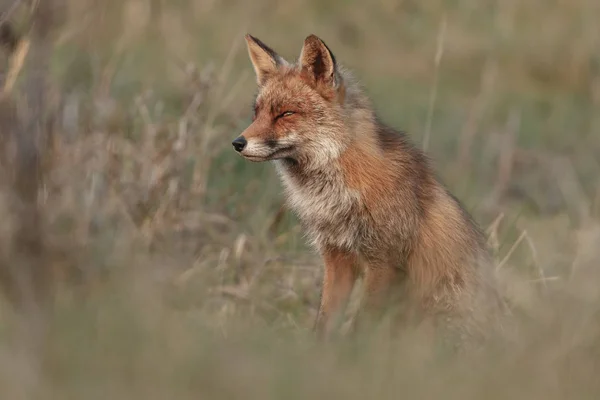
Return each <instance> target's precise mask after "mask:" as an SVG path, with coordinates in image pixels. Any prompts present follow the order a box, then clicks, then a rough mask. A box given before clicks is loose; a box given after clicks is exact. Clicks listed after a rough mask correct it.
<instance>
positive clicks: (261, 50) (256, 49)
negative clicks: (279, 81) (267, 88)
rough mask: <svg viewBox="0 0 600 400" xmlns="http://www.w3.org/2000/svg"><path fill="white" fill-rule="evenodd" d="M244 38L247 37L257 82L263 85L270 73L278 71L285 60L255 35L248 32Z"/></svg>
mask: <svg viewBox="0 0 600 400" xmlns="http://www.w3.org/2000/svg"><path fill="white" fill-rule="evenodd" d="M244 38H245V39H246V44H247V46H248V54H249V55H250V60H251V61H252V66H253V67H254V72H256V82H257V83H258V84H259V85H262V84H263V83H265V80H266V79H267V77H268V76H269V74H272V73H274V72H276V71H277V68H278V67H279V66H280V65H283V64H285V60H284V59H283V58H281V57H280V56H279V55H278V54H277V53H275V51H274V50H273V49H271V48H270V47H269V46H267V45H266V44H264V43H263V42H261V41H260V40H258V39H257V38H255V37H254V36H252V35H250V34H246V36H245V37H244Z"/></svg>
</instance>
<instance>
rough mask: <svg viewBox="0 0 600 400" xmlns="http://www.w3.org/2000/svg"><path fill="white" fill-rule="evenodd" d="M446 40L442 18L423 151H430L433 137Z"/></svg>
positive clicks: (444, 24) (444, 19)
mask: <svg viewBox="0 0 600 400" xmlns="http://www.w3.org/2000/svg"><path fill="white" fill-rule="evenodd" d="M445 38H446V17H445V16H444V17H443V18H442V23H441V24H440V31H439V34H438V40H437V50H436V52H435V71H434V76H433V87H432V89H431V95H430V98H429V108H428V111H427V126H426V128H425V134H424V135H423V150H424V151H427V150H428V149H429V141H430V137H431V126H432V124H433V112H434V109H435V103H436V101H437V92H438V85H439V79H440V65H441V63H442V56H443V55H444V39H445Z"/></svg>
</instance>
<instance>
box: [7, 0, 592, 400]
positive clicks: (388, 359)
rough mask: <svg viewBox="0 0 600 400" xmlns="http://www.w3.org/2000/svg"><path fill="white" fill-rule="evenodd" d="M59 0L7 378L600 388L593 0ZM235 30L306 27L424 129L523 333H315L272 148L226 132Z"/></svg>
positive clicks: (292, 43) (14, 381) (282, 47)
mask: <svg viewBox="0 0 600 400" xmlns="http://www.w3.org/2000/svg"><path fill="white" fill-rule="evenodd" d="M67 4H68V7H67V8H66V14H65V18H64V21H63V24H62V25H61V26H60V28H59V31H58V35H57V36H56V41H55V43H54V48H53V53H52V64H51V77H52V83H53V90H54V91H55V92H56V93H57V94H58V96H56V98H57V99H58V100H57V102H56V105H57V107H56V109H57V110H58V111H57V113H58V114H57V115H58V119H59V123H58V124H57V129H56V133H55V134H56V135H57V137H58V138H59V139H58V144H57V146H56V154H55V156H54V161H53V163H52V166H51V167H48V170H47V171H46V172H47V178H46V182H45V185H44V188H43V193H44V196H43V197H42V198H43V202H42V212H43V226H44V233H43V234H44V238H45V242H46V243H47V246H48V247H49V248H50V249H51V252H50V253H51V254H52V256H51V257H50V256H49V258H48V265H50V266H51V267H52V269H53V271H55V272H56V273H57V274H58V276H60V277H61V279H60V281H59V282H60V283H59V285H58V286H57V288H56V298H55V301H54V307H53V312H52V314H51V315H50V317H49V320H48V324H47V328H46V330H45V331H44V332H45V333H44V338H43V343H44V344H43V347H41V349H38V350H36V351H35V352H32V351H31V349H30V348H27V344H26V343H27V341H23V338H24V337H28V332H27V331H25V332H24V331H23V330H22V329H23V328H22V324H19V323H18V316H17V315H16V314H14V313H12V312H11V310H10V308H9V307H8V306H7V305H6V306H3V307H2V311H3V312H2V318H1V319H0V371H1V373H0V393H1V397H2V398H6V399H17V398H43V399H106V398H114V399H138V398H140V399H142V398H143V399H171V398H172V399H188V398H189V399H192V398H194V399H198V398H201V399H237V398H239V399H261V400H262V399H306V398H318V399H321V398H322V399H361V398H375V399H379V398H381V399H387V398H390V399H391V398H442V397H443V398H447V399H481V398H484V397H487V398H490V399H505V398H527V399H533V398H535V399H537V398H540V399H542V398H543V399H563V398H577V399H588V398H589V399H596V398H598V396H599V395H600V381H599V380H598V376H600V342H599V340H600V314H599V313H600V285H598V282H600V270H599V269H598V267H600V247H599V246H598V244H599V243H600V179H599V178H598V174H599V173H600V25H598V23H597V22H598V21H599V20H600V3H599V2H598V1H597V0H529V1H527V2H523V1H516V0H494V1H492V0H479V1H475V0H453V1H442V0H427V1H416V0H395V1H394V0H372V1H369V2H359V1H353V0H327V1H320V0H306V1H299V0H287V1H277V0H255V1H241V0H222V1H216V0H178V1H171V2H167V1H161V0H122V1H105V2H101V1H92V0H73V1H70V2H67ZM246 32H249V33H252V34H253V35H255V36H257V37H259V38H260V39H262V40H263V41H265V42H266V43H267V44H269V45H271V46H272V47H274V48H275V49H276V50H277V51H278V52H279V53H280V54H282V55H283V56H285V57H287V58H290V59H291V58H295V57H297V56H298V54H299V52H300V49H301V45H302V41H303V39H304V38H305V37H306V36H307V35H308V34H310V33H315V34H317V35H319V36H320V37H321V38H323V39H324V40H325V41H326V42H327V44H328V45H329V47H330V48H331V49H332V51H333V52H334V54H335V55H336V58H337V59H338V61H339V62H341V63H342V64H344V65H345V66H346V67H348V68H350V69H352V70H354V71H355V73H356V75H357V77H358V78H359V79H360V81H361V82H362V83H363V84H364V86H365V87H366V88H367V90H368V92H369V94H370V95H371V96H372V98H373V100H374V103H375V105H376V107H377V109H378V110H379V112H380V114H381V116H382V117H383V119H384V120H385V121H387V122H389V123H390V124H392V125H393V126H395V127H396V128H399V129H402V130H405V131H407V132H408V133H409V134H410V135H411V137H412V138H413V140H414V141H415V143H417V144H418V145H419V146H421V147H426V148H427V151H428V152H429V154H430V155H431V157H432V159H433V160H434V165H435V168H436V170H437V172H438V173H439V176H440V178H441V179H442V180H443V181H444V182H445V183H446V184H447V186H448V187H449V188H450V189H451V190H452V191H453V192H454V193H455V194H456V196H457V197H458V198H459V199H460V200H461V201H463V203H464V204H465V205H466V207H467V208H468V210H469V211H470V212H471V213H472V214H473V215H474V216H475V218H476V220H477V221H478V222H479V223H480V224H481V226H482V227H483V228H484V229H485V230H486V232H487V234H488V237H489V244H490V248H491V249H492V251H493V252H494V254H495V258H496V260H497V274H498V277H499V279H500V280H501V282H502V283H503V286H504V287H505V289H506V294H507V299H508V301H509V302H510V304H511V306H512V307H513V311H514V314H515V316H516V317H517V318H518V320H519V321H520V322H521V326H522V330H521V336H520V338H519V341H518V343H516V344H515V345H514V346H512V347H511V348H510V349H508V350H506V351H503V352H502V353H500V354H497V353H493V352H491V351H490V353H489V354H485V355H483V356H482V358H481V359H478V360H477V361H476V362H470V361H466V360H460V361H458V360H454V359H447V358H445V357H443V356H440V355H437V354H433V355H432V354H431V350H432V349H430V348H427V346H426V345H424V343H423V341H422V340H420V336H419V334H418V333H416V332H406V333H405V334H404V335H403V336H402V337H401V338H399V339H398V340H395V341H388V340H383V339H380V338H379V339H378V338H372V339H371V340H367V339H365V340H364V341H361V342H352V343H350V341H348V340H342V339H339V340H338V341H336V342H334V343H331V344H328V345H322V344H318V343H315V342H314V340H313V337H312V335H311V331H310V329H311V327H312V322H313V319H314V317H315V314H316V307H317V303H318V298H319V291H320V279H321V274H322V271H321V265H320V260H319V258H318V257H317V255H316V254H315V253H314V252H313V251H312V250H311V249H310V248H308V247H307V246H306V243H305V240H304V238H303V236H302V232H301V230H300V228H299V226H298V224H297V221H296V219H295V218H294V217H293V216H292V215H290V214H289V213H288V212H287V211H285V210H282V209H281V206H282V200H283V199H282V196H281V186H280V184H279V181H278V179H277V177H276V175H275V171H274V170H273V168H272V166H271V165H262V164H255V163H249V162H245V161H244V160H242V159H241V158H240V157H238V156H236V155H235V154H234V152H233V150H232V149H231V145H230V143H231V140H232V139H233V138H235V137H236V136H237V135H238V134H239V133H240V132H241V131H242V130H243V129H244V128H245V126H246V125H247V124H248V123H249V120H250V105H251V103H252V96H253V94H254V92H255V90H256V88H255V82H254V76H253V71H252V68H251V65H250V62H249V60H248V57H247V53H246V49H245V43H244V40H243V34H244V33H246ZM17 93H18V92H17ZM7 196H9V194H7V193H3V199H5V198H7ZM0 211H1V212H2V215H3V217H4V218H3V220H5V221H7V222H6V224H3V225H5V226H4V227H3V228H2V230H1V237H2V238H3V240H4V241H7V240H9V238H10V237H11V234H12V231H11V229H12V226H11V224H10V223H9V222H10V221H11V215H10V214H9V213H8V212H7V211H6V209H5V207H0ZM353 301H354V303H353V305H355V304H356V301H358V298H354V299H353ZM349 317H350V314H349ZM26 329H33V328H31V327H29V328H26ZM29 333H30V332H29ZM23 343H25V344H23ZM32 354H33V355H32ZM32 359H33V360H34V361H31V360H32Z"/></svg>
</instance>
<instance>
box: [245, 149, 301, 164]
mask: <svg viewBox="0 0 600 400" xmlns="http://www.w3.org/2000/svg"><path fill="white" fill-rule="evenodd" d="M291 150H292V148H291V147H286V148H282V149H278V150H276V151H274V152H272V153H270V154H268V155H256V154H244V153H243V152H242V153H240V155H241V156H242V157H244V158H245V159H246V160H248V161H252V162H264V161H273V160H281V159H283V158H289V157H290V154H291Z"/></svg>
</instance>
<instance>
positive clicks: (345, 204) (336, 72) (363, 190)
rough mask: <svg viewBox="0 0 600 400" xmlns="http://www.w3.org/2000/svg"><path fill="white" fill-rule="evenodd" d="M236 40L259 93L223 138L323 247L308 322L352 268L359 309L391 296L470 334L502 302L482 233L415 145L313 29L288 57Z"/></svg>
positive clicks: (323, 310)
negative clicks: (243, 125) (243, 122)
mask: <svg viewBox="0 0 600 400" xmlns="http://www.w3.org/2000/svg"><path fill="white" fill-rule="evenodd" d="M246 41H247V45H248V51H249V55H250V59H251V61H252V65H253V66H254V70H255V72H256V77H257V83H258V87H259V92H258V95H257V97H256V101H255V107H254V117H253V122H252V124H251V125H250V126H249V127H248V128H247V129H246V130H245V131H244V132H243V133H242V134H241V135H240V137H238V138H237V139H236V140H234V143H233V145H234V147H235V148H236V150H237V151H239V152H240V154H241V155H242V156H244V157H245V158H247V159H249V160H251V161H267V160H271V161H273V162H274V163H275V165H276V167H277V171H278V173H279V175H280V177H281V179H282V181H283V184H284V186H285V190H286V194H287V199H288V201H289V204H290V206H291V208H292V209H293V210H294V211H295V212H296V213H297V215H298V216H299V218H300V220H301V222H302V224H303V226H304V228H305V229H306V231H307V233H308V236H309V238H310V239H311V241H312V243H313V244H314V245H315V247H316V248H317V249H318V250H319V252H320V253H321V254H322V256H323V259H324V262H325V274H324V282H323V291H322V296H321V305H320V310H319V315H318V318H317V321H316V324H315V327H316V329H317V331H318V332H319V333H320V334H326V333H328V332H329V331H330V330H331V327H332V321H333V320H334V318H335V317H336V316H337V315H339V313H341V312H342V311H343V309H344V306H345V304H346V302H347V300H348V298H349V296H350V293H351V291H352V289H353V286H354V283H355V281H356V280H357V278H358V276H359V274H360V273H363V274H364V288H365V291H364V298H363V303H362V304H363V310H362V311H361V312H359V317H360V316H361V315H363V314H364V315H369V313H370V312H378V311H381V310H382V309H383V307H384V306H385V305H386V302H387V301H388V300H389V299H390V298H391V297H390V296H394V297H399V299H398V301H399V302H400V303H402V304H408V306H409V309H410V310H416V311H423V312H424V315H430V316H436V317H439V318H436V321H437V322H440V321H441V322H443V324H444V326H445V327H446V328H450V329H451V330H453V331H454V332H457V333H459V334H460V335H462V336H463V337H464V338H467V337H473V338H476V337H480V336H481V334H482V333H483V331H484V329H485V328H488V327H490V326H491V325H492V324H491V323H492V322H493V321H494V320H495V318H496V315H497V312H498V310H499V309H500V307H501V305H500V300H499V297H498V295H497V291H496V287H495V281H494V275H493V271H492V268H491V265H492V263H491V260H490V257H489V255H488V252H487V250H486V246H485V240H484V236H483V235H482V233H481V232H480V231H479V229H478V228H477V226H476V225H475V223H474V222H473V221H472V220H471V218H470V216H469V215H468V214H467V212H466V211H465V210H464V209H463V208H462V207H461V205H460V204H459V202H458V201H457V200H456V199H455V198H454V197H453V196H452V195H451V194H450V193H449V192H448V191H447V190H446V189H445V188H444V187H443V185H442V184H441V183H440V182H439V181H438V180H437V179H436V178H435V175H434V173H433V172H432V169H431V167H430V164H429V162H428V160H427V158H426V156H425V155H424V154H423V152H422V151H420V150H419V149H417V148H416V147H414V146H413V145H412V144H411V143H410V142H409V140H408V138H407V136H406V135H405V134H404V133H402V132H397V131H395V130H394V129H392V128H391V127H389V126H387V125H385V124H384V123H383V122H382V121H381V120H379V119H378V117H377V116H376V114H375V112H374V111H373V109H372V107H371V103H370V101H369V99H368V98H367V97H366V96H365V95H364V94H363V93H362V91H361V90H360V88H359V86H358V85H357V84H356V83H355V82H354V81H353V79H352V78H351V76H350V75H349V74H348V73H347V72H346V71H344V70H342V68H341V67H340V66H339V65H338V64H337V62H336V60H335V58H334V56H333V54H332V53H331V51H330V50H329V48H328V47H327V46H326V45H325V43H324V42H323V41H322V40H320V39H319V38H317V37H316V36H314V35H310V36H308V37H307V38H306V39H305V42H304V46H303V48H302V51H301V54H300V57H299V59H298V60H297V62H295V63H290V62H288V61H286V60H284V59H283V58H282V57H281V56H279V55H278V54H277V53H275V52H274V51H273V50H272V49H271V48H269V47H267V46H266V45H265V44H264V43H262V42H261V41H260V40H258V39H256V38H254V37H252V36H250V35H246ZM365 312H366V313H365ZM407 312H408V311H407Z"/></svg>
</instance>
